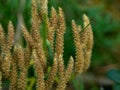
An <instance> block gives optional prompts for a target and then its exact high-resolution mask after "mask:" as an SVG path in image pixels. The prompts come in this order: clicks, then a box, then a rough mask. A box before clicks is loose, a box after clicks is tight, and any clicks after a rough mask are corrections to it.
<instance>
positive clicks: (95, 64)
mask: <svg viewBox="0 0 120 90" xmlns="http://www.w3.org/2000/svg"><path fill="white" fill-rule="evenodd" d="M24 4H25V5H24V6H25V7H24V8H21V5H20V0H0V22H1V24H2V25H3V27H4V30H5V31H6V32H7V24H8V21H9V20H11V21H12V22H13V23H14V27H15V28H17V22H18V21H19V20H18V15H19V13H20V12H21V13H22V15H23V16H24V20H25V23H26V26H27V28H28V30H29V29H30V27H31V25H30V18H31V0H25V2H24ZM48 6H49V8H48V12H50V8H51V6H54V7H55V8H56V9H58V7H62V8H63V10H64V13H65V19H66V25H67V30H66V33H65V40H64V43H65V45H64V62H65V65H66V64H67V62H68V58H69V57H70V56H71V55H72V56H73V57H74V56H75V48H74V44H73V37H72V32H71V20H72V19H74V20H75V21H76V22H77V24H80V25H83V20H82V16H83V14H84V13H85V14H87V16H88V17H89V19H90V21H91V25H92V28H93V33H94V47H93V53H92V58H91V66H90V68H89V70H88V71H87V72H85V73H84V74H83V75H80V76H78V77H76V78H75V79H74V80H73V81H72V84H70V85H71V87H73V89H71V90H120V1H119V0H49V4H48ZM29 74H30V75H29V76H32V75H31V74H32V72H31V71H30V73H29ZM68 90H70V89H68Z"/></svg>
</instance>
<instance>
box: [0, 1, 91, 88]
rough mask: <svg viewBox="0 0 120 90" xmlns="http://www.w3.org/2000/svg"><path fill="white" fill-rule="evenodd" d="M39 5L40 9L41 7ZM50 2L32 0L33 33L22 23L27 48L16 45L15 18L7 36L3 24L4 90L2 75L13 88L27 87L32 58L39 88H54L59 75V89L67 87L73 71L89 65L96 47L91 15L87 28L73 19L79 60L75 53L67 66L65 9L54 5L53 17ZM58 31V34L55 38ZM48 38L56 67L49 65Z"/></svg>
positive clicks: (86, 20)
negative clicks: (41, 31)
mask: <svg viewBox="0 0 120 90" xmlns="http://www.w3.org/2000/svg"><path fill="white" fill-rule="evenodd" d="M38 4H39V5H40V10H38V9H37V5H38ZM47 4H48V1H47V0H39V1H35V0H32V9H31V14H32V18H31V24H32V27H31V32H28V30H27V28H26V26H25V24H24V22H23V24H22V25H21V27H22V29H21V31H22V36H23V37H24V38H25V41H26V46H25V47H23V46H22V45H20V44H19V43H17V44H13V41H14V36H15V35H14V32H15V30H14V27H13V25H12V22H11V21H10V22H9V24H8V34H7V35H5V33H4V30H3V28H2V26H1V25H0V90H1V89H2V86H1V84H2V77H5V78H6V79H8V80H9V81H10V90H26V87H27V73H28V68H29V65H30V62H31V61H33V66H34V71H35V79H36V82H35V83H36V84H35V85H36V90H51V88H52V85H53V83H54V81H56V80H55V79H56V78H58V80H57V86H56V90H65V88H66V84H67V82H68V81H69V79H70V77H71V74H73V73H75V75H78V74H81V73H83V72H84V71H86V70H87V69H88V68H89V66H90V58H91V53H92V46H93V33H92V28H91V26H90V21H89V18H88V17H87V16H86V15H83V20H84V27H83V29H82V28H81V26H80V25H77V24H76V22H75V21H74V20H72V32H73V37H74V44H75V48H76V56H75V60H74V59H73V58H72V56H71V57H70V59H69V62H68V64H67V67H65V65H64V59H63V52H64V34H65V32H66V22H65V16H64V12H63V10H62V8H61V7H59V9H58V13H57V10H55V9H54V7H52V8H51V11H50V13H51V14H50V17H49V16H48V10H47V9H48V8H47ZM40 27H43V28H42V30H43V32H44V35H43V36H42V34H40ZM55 34H56V37H54V36H55ZM46 41H48V42H49V43H50V48H51V50H52V53H53V64H52V66H49V65H48V63H49V62H48V61H47V60H48V51H47V49H45V48H46ZM11 50H12V51H11ZM48 69H49V70H48Z"/></svg>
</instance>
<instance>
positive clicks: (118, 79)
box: [107, 70, 120, 90]
mask: <svg viewBox="0 0 120 90" xmlns="http://www.w3.org/2000/svg"><path fill="white" fill-rule="evenodd" d="M107 76H108V78H110V79H111V80H113V82H114V83H115V84H114V90H120V71H117V70H110V71H109V72H107Z"/></svg>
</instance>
